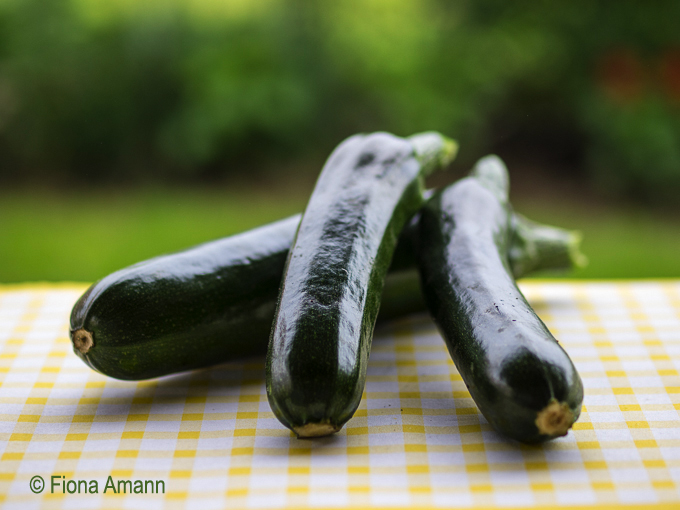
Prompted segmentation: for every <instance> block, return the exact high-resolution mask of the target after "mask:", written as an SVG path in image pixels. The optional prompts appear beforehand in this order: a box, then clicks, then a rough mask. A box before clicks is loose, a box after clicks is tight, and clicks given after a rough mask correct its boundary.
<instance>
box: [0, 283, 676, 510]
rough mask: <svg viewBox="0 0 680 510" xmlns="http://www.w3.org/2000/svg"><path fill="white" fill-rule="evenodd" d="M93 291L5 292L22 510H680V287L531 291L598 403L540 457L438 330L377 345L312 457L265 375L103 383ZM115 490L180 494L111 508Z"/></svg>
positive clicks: (4, 378) (244, 368)
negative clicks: (88, 346)
mask: <svg viewBox="0 0 680 510" xmlns="http://www.w3.org/2000/svg"><path fill="white" fill-rule="evenodd" d="M84 288H85V287H84V286H74V285H22V286H5V287H0V451H2V457H1V459H2V460H1V462H0V497H1V498H2V500H1V501H2V505H4V508H6V509H8V510H9V509H14V508H20V509H21V510H27V509H29V508H42V507H44V508H68V509H72V508H96V507H101V508H128V509H135V508H139V509H144V510H147V509H155V508H188V509H200V510H210V509H213V508H215V509H217V508H230V509H234V508H255V507H266V508H271V507H318V506H322V507H360V506H364V507H365V506H368V505H375V506H383V507H474V508H476V507H485V508H489V507H498V506H502V507H508V506H519V507H532V508H550V507H554V506H582V507H583V506H585V507H588V506H598V507H606V506H607V505H610V506H611V505H617V504H620V503H626V504H638V505H641V507H642V506H644V507H646V508H649V507H650V506H654V507H655V508H668V509H670V508H676V509H677V508H680V492H679V487H680V416H679V414H678V411H679V410H680V376H679V375H678V370H679V369H680V281H672V280H669V281H653V282H652V281H650V282H615V283H605V282H568V283H565V282H561V283H560V282H549V281H533V282H530V283H526V284H524V285H522V290H523V291H524V292H525V294H526V296H527V297H528V299H529V300H530V302H531V303H532V304H533V306H534V308H535V309H536V311H537V312H538V314H539V315H540V316H541V317H542V318H543V319H544V321H545V322H546V324H547V325H548V327H549V328H550V329H551V330H552V331H553V332H554V333H555V336H556V337H557V338H559V339H560V341H561V342H562V345H564V347H565V348H566V350H567V351H568V352H569V354H570V355H571V357H572V359H573V360H574V362H575V364H576V365H577V368H578V369H579V372H580V374H581V376H582V378H583V383H584V386H585V390H586V397H585V405H584V408H583V414H582V415H581V418H580V420H579V421H578V422H577V423H576V425H575V427H574V430H573V431H572V432H570V433H569V435H568V436H567V437H564V438H560V439H558V440H555V441H552V442H550V443H548V444H545V445H542V446H538V447H527V446H522V445H519V444H516V443H513V442H509V441H507V440H504V439H503V438H502V437H500V436H498V435H497V434H496V433H494V432H493V431H492V430H491V428H490V427H489V425H488V424H487V422H486V421H485V420H484V418H483V417H482V416H481V415H480V414H479V413H478V411H477V408H476V407H475V404H474V402H473V401H472V399H471V398H470V395H469V393H468V392H467V390H466V388H465V384H464V383H463V382H462V380H461V377H460V375H459V374H458V372H457V371H456V369H455V367H454V366H453V364H452V363H451V361H450V359H449V356H448V354H447V352H446V349H445V347H444V345H443V342H442V341H441V339H440V337H439V335H438V333H437V331H436V330H435V328H434V326H433V324H432V322H431V321H430V320H429V319H428V318H427V317H425V316H419V317H414V318H410V319H404V320H401V321H397V322H394V323H392V324H390V325H389V326H387V327H383V328H382V329H380V330H378V331H377V332H376V337H375V339H374V343H373V350H372V354H371V359H370V365H369V369H368V377H367V384H366V391H365V394H364V398H363V400H362V402H361V406H360V408H359V410H358V411H357V413H356V415H355V416H354V418H353V419H352V420H350V422H349V423H348V424H347V426H346V427H345V428H344V429H343V430H342V431H340V432H339V433H338V434H336V435H335V436H333V437H329V438H323V439H319V440H302V441H301V440H297V439H295V438H294V437H293V436H292V435H291V433H290V432H289V431H288V430H287V429H285V428H283V427H282V426H281V425H280V424H279V423H278V421H277V420H276V419H275V418H274V416H273V415H272V413H271V411H270V410H269V405H268V404H267V397H266V394H265V389H264V382H263V379H264V365H263V361H262V360H259V359H258V360H249V361H247V362H243V363H231V364H227V365H222V366H220V367H217V368H214V369H209V370H202V371H196V372H192V373H186V374H182V375H177V376H172V377H166V378H162V379H158V380H152V381H143V382H124V381H117V380H114V379H109V378H107V377H104V376H102V375H99V374H97V373H95V372H93V371H91V370H90V369H89V368H88V367H86V366H85V365H84V364H83V363H82V362H81V361H80V360H79V359H78V358H77V357H76V356H75V355H74V354H73V353H72V352H71V345H70V342H69V339H68V336H67V327H68V316H69V312H70V308H71V306H72V305H73V303H74V302H75V300H76V299H77V298H78V296H79V295H80V294H81V293H82V291H83V290H84ZM34 475H40V476H42V477H43V478H44V480H45V482H46V485H47V488H46V489H45V490H44V491H43V492H42V493H41V494H34V493H32V492H31V490H30V488H29V481H30V479H31V478H32V477H33V476H34ZM52 475H56V476H59V475H61V476H64V477H65V478H64V480H81V479H84V480H88V481H89V480H93V479H94V480H97V481H98V483H99V494H77V493H76V494H68V493H67V494H62V493H61V486H60V485H59V486H58V490H57V491H56V493H55V494H51V493H50V477H51V476H52ZM108 476H112V478H113V479H114V480H121V479H123V480H128V479H129V480H133V481H134V480H154V481H155V480H162V481H164V483H165V488H166V492H165V494H160V495H159V494H126V495H120V494H119V495H115V494H111V493H110V491H109V493H107V494H102V491H103V488H104V484H105V483H106V480H107V477H108Z"/></svg>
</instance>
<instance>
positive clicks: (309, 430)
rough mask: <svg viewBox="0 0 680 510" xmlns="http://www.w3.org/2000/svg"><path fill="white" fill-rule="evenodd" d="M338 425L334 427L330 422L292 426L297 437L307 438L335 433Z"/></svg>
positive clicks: (338, 428)
mask: <svg viewBox="0 0 680 510" xmlns="http://www.w3.org/2000/svg"><path fill="white" fill-rule="evenodd" d="M338 430H340V427H335V426H334V425H331V424H330V423H306V424H305V425H303V426H301V427H294V428H293V432H295V434H296V435H297V437H298V439H308V438H312V437H323V436H330V435H331V434H335V433H336V432H337V431H338Z"/></svg>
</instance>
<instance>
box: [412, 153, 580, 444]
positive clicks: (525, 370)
mask: <svg viewBox="0 0 680 510" xmlns="http://www.w3.org/2000/svg"><path fill="white" fill-rule="evenodd" d="M511 227H512V215H511V212H510V207H509V204H508V177H507V171H506V169H505V167H504V165H503V163H502V162H501V161H500V160H499V159H498V158H495V157H493V156H491V157H487V158H485V159H483V160H481V161H480V162H479V163H478V164H477V166H476V167H475V169H474V170H473V171H472V174H471V176H470V177H468V178H465V179H463V180H461V181H459V182H458V183H456V184H454V185H453V186H451V187H449V188H447V189H446V190H445V191H444V192H442V193H441V194H438V195H436V196H435V197H434V198H433V199H432V200H430V201H429V202H428V204H427V205H426V206H425V207H424V208H423V210H422V212H421V216H420V236H419V239H420V245H419V252H418V257H419V261H418V263H419V269H420V273H421V282H422V288H423V293H424V296H425V300H426V302H427V305H428V308H429V310H430V312H431V314H432V316H433V317H434V319H435V322H436V323H437V325H438V327H439V329H440V331H441V333H442V336H443V337H444V340H445V342H446V345H447V347H448V349H449V352H450V353H451V357H452V358H453V361H454V362H455V364H456V367H457V368H458V370H459V372H460V374H461V376H462V377H463V380H464V381H465V384H466V385H467V387H468V388H469V391H470V394H471V395H472V398H473V399H474V400H475V402H476V403H477V406H478V407H479V409H480V411H481V412H482V414H483V415H484V416H485V417H486V419H487V420H488V421H489V423H490V424H491V425H492V426H493V427H494V428H495V429H496V430H498V431H499V432H501V433H503V434H504V435H506V436H508V437H510V438H513V439H516V440H518V441H521V442H525V443H536V442H541V441H545V440H547V439H551V438H553V437H557V436H561V435H565V434H566V433H567V432H568V430H569V428H570V427H571V425H572V424H573V422H574V421H576V419H577V418H578V416H579V414H580V411H581V403H582V400H583V386H582V383H581V378H580V377H579V375H578V373H577V371H576V369H575V367H574V365H573V363H572V362H571V360H570V359H569V356H568V355H567V354H566V352H565V351H564V350H563V349H562V347H561V346H560V345H559V343H558V342H557V340H555V338H554V337H553V335H552V334H551V333H550V332H549V331H548V329H547V328H546V326H545V324H543V322H542V321H541V320H540V319H539V318H538V316H537V315H536V314H535V313H534V311H533V310H532V309H531V307H530V306H529V304H528V303H527V302H526V300H525V298H524V296H523V295H522V293H521V292H520V291H519V289H518V288H517V285H516V284H515V281H514V279H513V275H512V271H511V268H510V264H509V261H508V257H507V253H508V251H509V247H510V242H511V239H512V235H513V234H512V228H511Z"/></svg>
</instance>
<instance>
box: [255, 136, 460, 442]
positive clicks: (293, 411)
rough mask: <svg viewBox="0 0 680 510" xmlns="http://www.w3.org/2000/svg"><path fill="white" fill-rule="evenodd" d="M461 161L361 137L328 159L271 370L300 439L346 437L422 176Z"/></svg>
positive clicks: (286, 293)
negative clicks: (387, 278)
mask: <svg viewBox="0 0 680 510" xmlns="http://www.w3.org/2000/svg"><path fill="white" fill-rule="evenodd" d="M454 154H455V144H454V143H453V142H452V141H450V140H448V139H446V138H444V137H443V136H441V135H439V134H435V133H427V134H424V135H416V136H415V137H411V138H410V139H403V138H397V137H396V136H393V135H390V134H387V133H374V134H370V135H356V136H353V137H351V138H349V139H347V140H345V141H344V142H343V143H342V144H340V145H339V146H338V147H337V148H336V149H335V151H334V152H333V153H332V154H331V156H330V157H329V159H328V161H327V162H326V164H325V165H324V168H323V170H322V171H321V174H320V176H319V179H318V181H317V183H316V186H315V188H314V191H313V192H312V195H311V197H310V200H309V203H308V205H307V208H306V210H305V212H304V214H303V217H302V220H301V222H300V228H299V229H298V233H297V236H296V238H295V241H294V243H293V246H292V247H291V251H290V254H289V256H288V261H287V264H286V269H285V271H284V278H283V282H282V284H281V293H280V298H279V303H278V306H277V312H276V317H275V319H274V324H273V326H272V334H271V338H270V341H269V350H268V353H267V365H266V385H267V397H268V399H269V404H270V406H271V408H272V411H273V412H274V414H275V415H276V417H277V418H278V419H279V421H281V423H283V424H284V425H285V426H286V427H288V428H290V429H291V430H293V431H294V432H295V433H296V434H297V435H298V436H299V437H315V436H323V435H328V434H331V433H333V432H336V431H338V430H340V428H341V427H342V426H343V425H344V424H345V422H346V421H347V420H349V419H350V418H351V417H352V415H353V414H354V411H355V410H356V408H357V407H358V405H359V401H360V400H361V394H362V392H363V389H364V381H365V378H366V366H367V362H368V354H369V350H370V346H371V339H372V335H373V328H374V326H375V321H376V318H377V315H378V310H379V308H380V296H381V293H382V289H383V285H384V280H385V275H386V274H387V269H388V267H389V265H390V262H391V259H392V255H393V253H394V249H395V247H396V244H397V238H398V237H399V234H400V232H401V231H402V229H403V227H404V226H405V225H406V223H407V222H408V221H409V220H410V219H411V217H412V216H413V215H414V214H415V213H416V212H417V211H418V209H420V207H421V206H422V205H423V203H424V197H423V190H424V188H423V186H424V178H425V176H427V175H428V174H429V173H430V172H431V171H432V170H434V169H435V168H437V167H439V166H443V165H444V164H446V163H448V161H449V160H450V159H452V157H453V155H454Z"/></svg>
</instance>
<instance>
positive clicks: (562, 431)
mask: <svg viewBox="0 0 680 510" xmlns="http://www.w3.org/2000/svg"><path fill="white" fill-rule="evenodd" d="M573 424H574V413H573V412H572V411H571V409H569V406H568V405H567V403H566V402H558V401H557V400H556V399H554V398H553V399H552V400H551V401H550V402H549V403H548V405H547V406H545V407H544V408H543V409H542V410H541V411H540V412H539V413H538V416H537V417H536V428H538V431H539V433H541V434H542V435H545V436H550V437H559V436H566V435H567V432H569V429H570V428H571V426H572V425H573Z"/></svg>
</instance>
